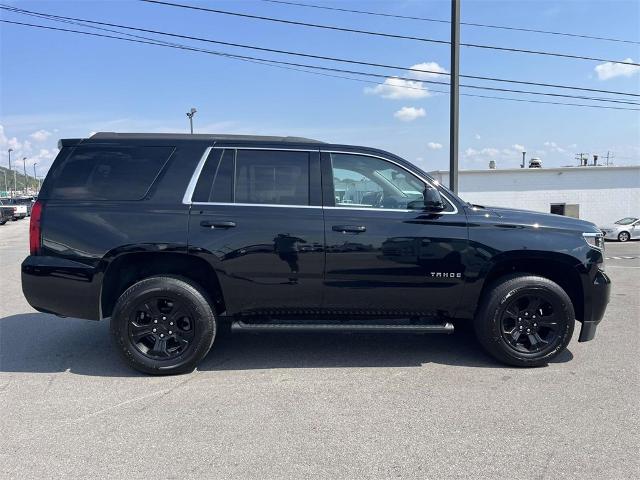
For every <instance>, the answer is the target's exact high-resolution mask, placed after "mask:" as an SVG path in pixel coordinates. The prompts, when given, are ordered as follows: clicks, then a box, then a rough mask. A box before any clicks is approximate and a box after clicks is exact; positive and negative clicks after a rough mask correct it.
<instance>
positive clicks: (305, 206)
mask: <svg viewBox="0 0 640 480" xmlns="http://www.w3.org/2000/svg"><path fill="white" fill-rule="evenodd" d="M191 205H220V206H223V207H225V206H226V207H277V208H322V206H321V205H282V204H275V203H228V202H191Z"/></svg>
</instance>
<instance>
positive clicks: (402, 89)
mask: <svg viewBox="0 0 640 480" xmlns="http://www.w3.org/2000/svg"><path fill="white" fill-rule="evenodd" d="M415 70H424V71H418V72H417V71H415ZM440 73H447V70H446V69H445V68H443V67H441V66H440V65H438V64H437V63H436V62H423V63H417V64H415V65H412V66H411V67H409V69H408V70H407V75H408V76H411V77H414V78H416V80H403V79H400V78H398V77H389V78H387V79H385V81H384V83H382V84H380V85H376V86H375V87H366V88H365V89H364V92H365V93H367V94H372V95H379V96H381V97H382V98H388V99H392V100H399V99H406V98H410V99H417V98H425V97H429V96H430V95H431V92H430V91H429V89H428V88H427V87H426V86H425V85H424V82H422V81H421V80H430V79H433V78H440V77H442V75H439V74H440Z"/></svg>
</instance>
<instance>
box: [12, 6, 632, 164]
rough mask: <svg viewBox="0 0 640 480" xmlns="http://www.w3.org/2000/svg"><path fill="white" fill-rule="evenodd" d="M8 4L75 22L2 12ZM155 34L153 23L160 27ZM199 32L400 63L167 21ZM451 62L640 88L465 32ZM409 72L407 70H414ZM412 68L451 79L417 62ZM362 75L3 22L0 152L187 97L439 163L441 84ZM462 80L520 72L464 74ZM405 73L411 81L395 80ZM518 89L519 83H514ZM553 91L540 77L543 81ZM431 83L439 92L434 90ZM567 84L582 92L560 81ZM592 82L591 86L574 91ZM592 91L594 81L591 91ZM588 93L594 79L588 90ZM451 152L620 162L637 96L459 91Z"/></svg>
mask: <svg viewBox="0 0 640 480" xmlns="http://www.w3.org/2000/svg"><path fill="white" fill-rule="evenodd" d="M174 1H175V2H177V3H188V4H195V5H206V6H208V7H210V8H219V9H226V10H232V11H237V12H244V13H250V14H254V15H266V16H273V17H279V18H286V19H294V20H298V21H307V22H314V23H324V24H332V25H339V26H341V27H347V28H358V29H365V30H373V31H383V32H391V33H398V34H401V35H409V36H421V37H429V38H435V39H443V40H449V39H450V26H449V25H448V24H446V23H432V22H423V21H416V20H405V19H394V18H385V17H374V16H363V15H357V14H352V13H344V12H336V11H324V10H318V9H309V8H300V7H294V6H286V5H277V4H274V3H269V2H264V1H260V0H245V1H239V0H238V1H216V0H212V1H209V2H196V1H194V0H174ZM300 1H305V2H307V3H313V4H322V5H328V6H333V7H341V8H349V9H359V10H369V11H377V12H385V13H392V14H399V15H410V16H422V17H430V18H439V19H448V18H449V16H450V3H449V2H448V1H431V0H429V1H427V0H397V1H382V0H377V1H360V0H342V1H324V0H300ZM4 4H10V5H12V6H16V7H19V8H23V9H28V10H34V11H38V12H43V13H49V14H56V15H64V16H74V17H80V18H86V19H92V20H100V21H105V22H110V23H117V24H125V25H129V26H136V27H142V28H148V29H155V30H162V31H168V32H174V33H180V34H187V35H192V36H201V37H207V38H211V39H216V40H222V41H227V42H238V43H245V44H253V45H260V46H264V47H270V48H276V49H284V50H295V51H301V52H308V53H313V54H318V55H325V56H335V57H342V58H350V59H357V60H365V61H368V62H375V63H384V64H392V65H398V66H402V67H403V68H409V67H412V66H418V67H417V68H421V69H427V70H432V71H441V72H448V71H449V70H450V64H449V63H450V51H449V46H448V45H440V44H433V43H425V42H416V41H410V40H405V39H392V38H379V37H372V36H363V35H357V34H353V33H346V32H336V31H323V30H317V29H309V28H303V27H299V26H291V25H282V24H275V23H271V22H263V21H257V20H252V19H246V18H236V17H229V16H224V15H217V14H212V13H206V12H199V11H190V10H185V9H177V8H173V7H168V6H162V5H152V4H148V3H141V2H137V1H130V0H127V1H125V0H122V1H119V0H113V1H91V0H85V1H63V0H49V1H26V0H25V1H10V0H4ZM0 15H1V18H2V19H5V20H17V21H26V22H31V23H41V24H47V25H52V26H61V27H63V28H65V27H66V28H78V27H76V26H71V25H64V24H57V23H54V22H50V21H44V20H39V19H33V18H30V17H23V16H20V15H18V14H14V13H7V12H4V11H3V12H2V13H1V14H0ZM461 19H462V21H463V22H475V23H488V24H499V25H509V26H516V27H525V28H536V29H543V30H554V31H563V32H571V33H580V34H582V33H584V34H588V35H599V36H609V37H616V38H622V39H628V40H634V41H639V40H640V2H639V1H637V0H632V1H619V0H610V1H515V0H511V1H507V0H503V1H483V0H477V1H474V0H462V3H461ZM160 38H162V37H160ZM165 39H166V40H169V41H174V42H178V41H179V42H181V43H187V44H189V45H193V46H197V47H200V48H208V49H215V50H218V51H224V52H228V53H236V54H244V55H254V56H261V57H265V58H271V59H278V60H286V61H293V62H296V61H298V62H301V63H305V62H309V63H316V64H322V65H326V66H330V67H337V68H346V69H354V70H367V71H369V72H375V73H378V74H383V75H389V76H392V75H400V76H403V75H404V76H411V75H412V73H411V72H407V71H406V70H396V71H390V70H385V69H380V68H373V67H358V66H354V65H345V64H340V63H335V62H323V61H316V60H308V59H301V58H296V57H288V56H284V55H278V54H272V53H264V52H252V51H250V50H246V49H240V48H236V47H225V46H219V45H212V44H206V43H198V42H193V41H188V40H178V39H171V38H167V37H165ZM461 41H462V42H464V43H480V44H489V45H501V46H507V47H514V48H524V49H533V50H547V51H554V52H563V53H570V54H577V55H583V56H591V57H599V58H604V59H614V60H625V59H632V61H635V62H638V61H640V46H639V45H638V44H631V43H615V42H607V41H596V40H590V39H580V38H569V37H560V36H553V35H541V34H535V33H523V32H513V31H506V30H496V29H485V28H478V27H472V26H463V27H462V30H461ZM460 70H461V73H462V74H466V75H480V76H493V77H501V78H508V79H518V80H527V81H536V82H545V83H558V84H566V85H575V86H581V87H587V88H597V89H606V90H616V91H626V92H636V93H638V92H639V91H640V68H636V67H631V66H624V65H619V64H607V63H606V62H594V61H581V60H570V59H562V58H553V57H542V56H534V55H524V54H515V53H508V52H499V51H494V50H481V49H473V48H468V47H462V48H461V52H460ZM413 75H414V76H415V74H413ZM422 79H423V80H439V81H445V82H446V81H448V77H446V76H445V77H442V76H437V75H426V74H425V75H424V77H423V78H422ZM379 82H380V83H379V84H367V83H362V82H356V81H349V80H345V79H339V78H331V77H326V76H319V75H312V74H308V73H304V72H299V71H291V70H285V69H281V68H274V67H270V66H265V65H258V64H255V63H248V62H243V61H238V60H234V59H229V58H224V57H219V56H214V55H209V54H203V53H197V52H189V51H184V50H177V49H169V48H162V47H158V46H153V45H140V44H132V43H130V42H123V41H119V40H112V39H104V38H95V37H86V36H79V35H75V34H70V33H63V32H53V31H44V30H38V29H31V28H25V27H20V26H15V25H8V24H0V165H3V166H7V165H8V163H7V160H8V159H7V149H8V148H12V149H13V150H14V151H13V152H12V159H20V161H19V166H20V167H22V161H21V159H22V158H23V157H27V169H28V172H32V171H33V164H34V163H37V172H38V175H39V176H43V175H45V174H46V171H47V169H48V168H49V166H50V165H51V162H52V161H53V159H54V158H55V155H56V154H57V147H56V145H57V141H58V139H59V138H76V137H87V136H89V135H91V134H92V133H93V132H97V131H117V132H188V128H189V122H188V119H187V117H186V115H185V113H186V112H187V111H188V110H189V109H190V108H191V107H196V108H197V110H198V111H197V113H196V115H195V117H194V126H195V131H196V133H243V134H267V135H293V136H304V137H310V138H315V139H318V140H323V141H327V142H333V143H345V144H356V145H366V146H371V147H377V148H382V149H384V150H388V151H390V152H393V153H395V154H398V155H400V156H402V157H404V158H406V159H407V160H409V161H411V162H414V163H416V164H417V165H419V166H420V167H422V168H423V169H425V170H427V171H433V170H439V169H440V170H442V169H447V168H448V161H449V142H448V139H449V97H448V94H447V93H446V92H447V91H448V87H447V86H446V85H428V84H426V83H422V82H412V83H410V84H407V82H405V81H402V80H398V79H393V78H386V79H385V78H380V79H379ZM461 83H476V84H482V85H489V86H493V87H495V86H507V88H523V87H522V86H514V85H511V86H509V85H508V84H507V85H505V84H497V83H493V82H484V83H483V82H481V81H471V80H468V79H462V80H461ZM402 85H404V86H407V85H408V86H411V87H413V88H412V89H407V88H398V87H399V86H402ZM524 88H525V89H526V88H527V87H524ZM542 90H547V91H550V90H549V89H542ZM440 91H442V92H445V93H440ZM461 92H463V93H479V94H485V95H494V96H498V95H501V96H505V97H506V96H510V97H520V98H533V99H542V100H551V101H556V100H557V101H564V102H571V101H573V102H576V103H583V102H581V101H576V100H571V99H561V98H558V99H555V98H545V97H533V96H526V97H525V96H522V95H516V94H506V93H496V92H484V91H478V90H475V91H474V90H469V89H464V88H463V89H461ZM558 92H559V93H568V94H574V95H585V93H584V92H576V91H573V90H569V91H558ZM586 95H590V94H588V93H587V94H586ZM591 95H593V94H591ZM595 95H596V96H597V95H598V94H595ZM459 148H460V167H461V168H463V169H474V168H487V166H488V163H489V161H490V160H494V161H495V162H496V163H497V166H498V168H515V167H517V166H518V165H519V164H520V162H521V158H522V155H521V151H523V150H526V151H527V152H528V153H527V155H528V157H532V156H536V157H539V158H541V159H542V161H543V165H544V166H549V167H551V166H562V165H575V164H577V162H576V160H575V159H574V157H575V154H576V153H579V152H585V153H589V154H598V155H600V158H604V156H606V154H607V151H610V152H611V153H612V154H613V155H614V157H613V162H614V163H615V164H617V165H630V164H631V165H633V164H638V163H640V112H638V111H623V110H606V109H595V108H585V107H572V106H561V105H544V104H534V103H521V102H512V101H505V100H495V99H484V98H475V97H468V96H461V97H460V142H459Z"/></svg>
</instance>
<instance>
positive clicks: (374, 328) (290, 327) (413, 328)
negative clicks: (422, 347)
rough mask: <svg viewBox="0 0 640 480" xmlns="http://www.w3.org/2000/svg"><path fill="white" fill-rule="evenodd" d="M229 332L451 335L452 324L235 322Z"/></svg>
mask: <svg viewBox="0 0 640 480" xmlns="http://www.w3.org/2000/svg"><path fill="white" fill-rule="evenodd" d="M231 330H232V331H235V332H238V331H241V332H265V331H266V332H274V331H279V332H407V333H453V324H451V323H449V322H446V323H442V324H415V325H406V324H393V323H392V324H364V323H360V324H354V323H312V322H309V323H273V322H270V323H245V322H243V321H242V320H236V321H234V322H233V323H232V324H231Z"/></svg>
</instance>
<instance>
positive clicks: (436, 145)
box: [427, 142, 442, 150]
mask: <svg viewBox="0 0 640 480" xmlns="http://www.w3.org/2000/svg"><path fill="white" fill-rule="evenodd" d="M427 147H429V148H430V149H431V150H440V149H441V148H442V144H441V143H437V142H429V143H427Z"/></svg>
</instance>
